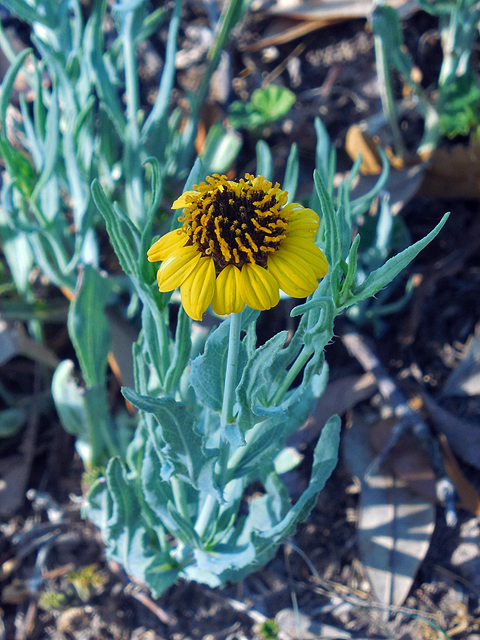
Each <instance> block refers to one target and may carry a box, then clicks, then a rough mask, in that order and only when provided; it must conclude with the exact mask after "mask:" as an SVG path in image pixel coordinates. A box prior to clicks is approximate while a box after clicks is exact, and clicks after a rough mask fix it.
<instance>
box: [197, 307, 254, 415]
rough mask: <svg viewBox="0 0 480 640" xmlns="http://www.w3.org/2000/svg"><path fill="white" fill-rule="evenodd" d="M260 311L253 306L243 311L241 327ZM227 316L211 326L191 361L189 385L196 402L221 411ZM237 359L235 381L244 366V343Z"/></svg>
mask: <svg viewBox="0 0 480 640" xmlns="http://www.w3.org/2000/svg"><path fill="white" fill-rule="evenodd" d="M258 314H259V312H258V311H253V310H252V309H247V308H246V309H245V310H244V311H242V329H243V330H245V328H246V327H247V326H248V325H249V324H250V323H251V322H254V321H255V319H256V318H257V317H258ZM229 332H230V318H228V319H227V320H224V322H222V324H221V325H220V326H219V327H217V328H216V329H214V330H213V331H212V333H211V334H210V335H209V337H208V340H207V342H206V344H205V351H204V353H203V354H202V355H200V356H197V357H196V358H195V360H193V361H192V363H191V371H190V384H191V385H192V387H193V388H194V390H195V393H196V395H197V400H198V402H199V403H201V404H203V405H205V406H206V407H209V408H210V409H213V410H214V411H221V410H222V398H223V391H224V387H225V369H226V366H227V355H228V338H229ZM238 357H239V361H238V380H237V384H238V382H239V381H240V376H241V372H242V370H243V368H244V366H245V363H246V359H247V354H246V349H245V345H244V344H243V342H242V343H241V344H240V349H239V354H238Z"/></svg>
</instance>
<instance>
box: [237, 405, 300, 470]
mask: <svg viewBox="0 0 480 640" xmlns="http://www.w3.org/2000/svg"><path fill="white" fill-rule="evenodd" d="M288 420H289V415H288V413H286V412H285V413H284V415H281V416H273V417H271V418H267V419H266V420H263V421H261V422H257V424H256V425H255V426H254V427H253V428H252V429H250V430H249V431H247V433H246V434H245V443H246V444H245V445H244V446H242V447H239V448H237V449H236V450H235V451H234V452H233V453H232V454H231V456H230V459H229V461H228V470H229V472H230V474H231V477H232V478H242V477H244V476H250V475H253V476H255V479H258V477H259V476H258V474H259V471H260V469H261V467H262V464H263V463H264V462H265V460H269V459H271V458H273V457H274V456H275V455H276V454H277V453H278V448H279V443H281V442H282V440H283V437H282V436H283V433H284V431H285V428H286V427H287V422H288ZM293 426H294V428H298V427H299V426H300V425H299V424H297V423H295V425H293Z"/></svg>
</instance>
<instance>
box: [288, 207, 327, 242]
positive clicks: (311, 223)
mask: <svg viewBox="0 0 480 640" xmlns="http://www.w3.org/2000/svg"><path fill="white" fill-rule="evenodd" d="M287 206H288V205H287ZM284 211H285V210H284ZM286 218H287V220H288V235H289V236H294V235H298V236H300V235H305V234H306V235H310V236H313V237H315V235H316V234H317V231H318V225H319V223H320V218H319V217H318V214H316V213H315V211H313V209H301V210H298V211H294V212H293V213H292V214H291V215H290V216H286Z"/></svg>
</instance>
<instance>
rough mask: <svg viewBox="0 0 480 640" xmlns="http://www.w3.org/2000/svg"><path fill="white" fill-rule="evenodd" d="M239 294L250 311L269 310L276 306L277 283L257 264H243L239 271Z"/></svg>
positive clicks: (277, 298)
mask: <svg viewBox="0 0 480 640" xmlns="http://www.w3.org/2000/svg"><path fill="white" fill-rule="evenodd" d="M239 281H240V293H241V296H242V298H243V300H244V301H245V303H246V304H247V305H248V306H249V307H250V308H251V309H258V310H259V311H263V310H264V309H271V308H272V307H274V306H275V305H277V304H278V302H279V300H280V293H279V291H278V283H277V281H276V280H275V278H274V277H273V276H272V275H271V274H270V273H268V271H267V270H266V269H263V268H262V267H259V266H258V264H250V263H248V264H244V265H243V267H242V269H241V271H240V279H239Z"/></svg>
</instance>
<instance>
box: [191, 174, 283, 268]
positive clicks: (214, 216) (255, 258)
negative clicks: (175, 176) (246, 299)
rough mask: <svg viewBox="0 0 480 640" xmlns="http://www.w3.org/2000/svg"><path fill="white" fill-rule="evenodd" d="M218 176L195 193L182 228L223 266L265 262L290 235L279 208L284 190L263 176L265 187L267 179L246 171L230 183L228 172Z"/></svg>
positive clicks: (201, 249) (203, 252) (264, 264)
mask: <svg viewBox="0 0 480 640" xmlns="http://www.w3.org/2000/svg"><path fill="white" fill-rule="evenodd" d="M215 178H216V181H215V184H214V185H211V184H210V188H209V189H203V190H202V191H201V192H200V193H199V194H198V197H192V201H191V202H190V203H188V205H187V207H186V208H185V210H184V216H183V221H184V222H183V230H184V232H185V233H186V234H187V235H188V236H189V238H190V240H191V242H192V243H196V244H197V246H198V248H199V251H200V252H201V253H202V255H204V256H211V257H212V258H213V259H214V260H215V262H216V264H217V265H218V267H219V268H220V269H222V268H224V267H226V266H227V265H229V264H233V265H235V266H237V267H241V266H242V265H244V264H246V263H248V262H249V263H252V264H253V263H256V264H258V265H260V266H262V267H264V266H266V263H267V257H268V254H269V253H272V252H274V251H276V250H277V249H278V247H279V244H280V242H281V241H282V240H283V239H285V237H286V234H285V231H286V229H288V222H287V221H286V220H284V219H283V218H282V216H281V213H280V208H281V206H282V205H283V204H285V202H284V200H285V197H283V196H284V193H285V192H282V191H280V189H279V186H278V184H276V185H275V187H272V186H271V183H270V182H268V181H266V180H264V184H265V185H266V186H267V188H268V187H270V189H269V190H268V191H266V190H264V189H262V188H261V187H262V186H264V184H261V185H258V184H252V182H253V181H254V179H253V177H252V176H249V175H248V174H247V176H246V179H242V180H240V182H239V183H231V182H229V181H228V180H227V179H226V178H224V176H218V178H217V176H215ZM262 180H263V179H262ZM257 182H258V179H257ZM200 186H201V187H202V186H205V187H206V186H207V185H200ZM212 187H213V188H212ZM285 195H286V194H285ZM279 196H280V197H279ZM180 220H182V218H180Z"/></svg>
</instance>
